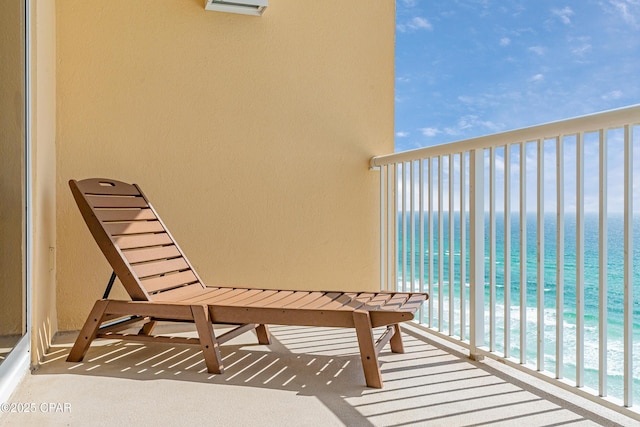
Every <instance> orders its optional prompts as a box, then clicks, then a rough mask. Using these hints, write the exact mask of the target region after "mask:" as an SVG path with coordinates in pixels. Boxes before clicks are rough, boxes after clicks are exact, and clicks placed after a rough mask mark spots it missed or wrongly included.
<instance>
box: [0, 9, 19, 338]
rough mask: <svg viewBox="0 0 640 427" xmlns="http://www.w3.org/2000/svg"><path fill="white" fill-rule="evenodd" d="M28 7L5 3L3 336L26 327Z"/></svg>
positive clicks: (1, 80)
mask: <svg viewBox="0 0 640 427" xmlns="http://www.w3.org/2000/svg"><path fill="white" fill-rule="evenodd" d="M23 15H24V8H23V6H22V2H21V0H10V1H9V0H4V1H2V2H0V58H1V59H0V335H22V334H23V333H24V332H25V331H24V325H25V323H24V317H25V304H24V289H25V283H24V271H25V269H24V263H23V258H24V244H23V242H24V207H25V203H24V199H23V181H24V170H23V165H24V154H23V153H24V146H25V143H24V135H25V132H24V129H25V120H24V105H25V104H24V96H25V88H24V36H23V34H24V19H23V18H22V16H23Z"/></svg>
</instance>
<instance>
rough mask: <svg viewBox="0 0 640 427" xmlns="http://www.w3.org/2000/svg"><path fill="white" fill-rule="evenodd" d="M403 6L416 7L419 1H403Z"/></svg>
mask: <svg viewBox="0 0 640 427" xmlns="http://www.w3.org/2000/svg"><path fill="white" fill-rule="evenodd" d="M402 4H403V5H405V6H406V7H415V6H416V5H417V4H418V0H402Z"/></svg>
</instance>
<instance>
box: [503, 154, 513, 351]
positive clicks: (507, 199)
mask: <svg viewBox="0 0 640 427" xmlns="http://www.w3.org/2000/svg"><path fill="white" fill-rule="evenodd" d="M510 356H511V145H509V144H507V145H505V147H504V357H510Z"/></svg>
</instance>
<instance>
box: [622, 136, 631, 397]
mask: <svg viewBox="0 0 640 427" xmlns="http://www.w3.org/2000/svg"><path fill="white" fill-rule="evenodd" d="M623 375H624V406H627V407H630V406H632V405H633V135H632V134H631V128H630V126H629V125H626V126H625V127H624V374H623Z"/></svg>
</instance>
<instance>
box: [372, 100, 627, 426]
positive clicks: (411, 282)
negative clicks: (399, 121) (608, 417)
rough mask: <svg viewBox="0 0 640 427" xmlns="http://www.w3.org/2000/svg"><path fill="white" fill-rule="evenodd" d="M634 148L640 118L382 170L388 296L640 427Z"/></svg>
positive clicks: (447, 152) (446, 331)
mask: <svg viewBox="0 0 640 427" xmlns="http://www.w3.org/2000/svg"><path fill="white" fill-rule="evenodd" d="M636 146H638V147H640V105H637V106H632V107H628V108H623V109H619V110H613V111H607V112H603V113H598V114H593V115H588V116H583V117H578V118H573V119H569V120H563V121H559V122H554V123H550V124H545V125H540V126H534V127H530V128H525V129H520V130H515V131H510V132H504V133H500V134H495V135H489V136H484V137H479V138H473V139H469V140H465V141H459V142H454V143H449V144H443V145H438V146H432V147H427V148H421V149H418V150H412V151H406V152H401V153H394V154H389V155H385V156H378V157H374V158H373V159H371V167H372V168H375V169H377V170H379V172H380V217H381V227H380V234H381V245H380V257H381V272H380V280H381V288H382V289H388V290H400V291H425V292H428V293H429V295H430V298H429V300H428V304H426V307H424V308H423V311H421V312H420V314H419V321H420V322H421V323H423V324H424V325H425V326H426V328H427V329H428V330H429V331H430V332H433V333H437V334H439V335H441V336H444V337H446V338H448V339H452V340H455V341H456V342H458V343H461V344H462V345H465V346H467V347H468V348H469V351H470V354H471V356H472V357H479V358H481V357H482V356H489V357H493V358H497V359H500V360H504V361H505V362H507V363H509V364H511V365H513V366H516V367H518V368H520V369H524V370H528V371H529V372H532V373H536V374H537V375H538V376H540V377H543V378H545V379H547V380H549V381H552V382H554V383H556V384H557V385H561V386H563V387H564V388H567V389H570V390H573V391H575V392H576V393H578V394H581V395H583V396H587V397H589V398H591V399H592V400H596V401H599V402H600V403H603V404H605V405H606V406H609V407H613V408H615V409H617V410H620V411H623V412H626V413H628V414H630V415H632V416H634V417H635V418H638V419H640V414H639V413H638V412H637V407H636V408H635V409H632V408H631V407H632V406H633V403H634V399H635V402H636V404H638V403H640V268H638V267H640V247H639V245H636V246H634V240H633V237H634V232H635V233H637V234H640V218H639V219H637V220H635V221H634V198H636V197H638V194H640V184H639V183H636V185H635V188H634V179H635V180H636V181H640V172H639V171H635V172H634V161H633V160H634V155H635V156H636V157H638V156H640V150H638V149H636V150H634V148H635V147H636ZM636 163H637V164H639V165H640V162H639V161H637V162H636ZM634 190H635V193H634ZM639 207H640V206H639ZM634 226H635V227H634ZM634 249H635V252H634ZM634 258H636V262H635V265H634ZM634 267H635V270H634ZM634 288H635V293H634ZM634 306H635V307H636V311H637V312H638V313H637V314H634ZM634 325H635V329H634ZM634 348H635V349H634ZM634 355H635V359H634Z"/></svg>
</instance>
